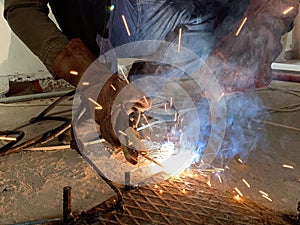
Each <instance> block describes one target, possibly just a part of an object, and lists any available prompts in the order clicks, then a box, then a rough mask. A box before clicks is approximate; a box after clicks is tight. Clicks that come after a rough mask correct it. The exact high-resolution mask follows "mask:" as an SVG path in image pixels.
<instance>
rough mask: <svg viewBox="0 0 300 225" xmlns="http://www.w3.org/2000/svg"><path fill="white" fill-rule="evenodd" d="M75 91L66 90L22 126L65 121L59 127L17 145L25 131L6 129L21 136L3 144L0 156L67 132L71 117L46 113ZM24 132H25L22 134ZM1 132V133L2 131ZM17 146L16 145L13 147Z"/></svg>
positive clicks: (42, 142)
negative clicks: (50, 115) (50, 121)
mask: <svg viewBox="0 0 300 225" xmlns="http://www.w3.org/2000/svg"><path fill="white" fill-rule="evenodd" d="M74 93H75V90H72V91H68V92H67V93H65V92H64V94H63V95H62V96H61V97H60V98H58V99H57V100H56V101H54V102H53V103H52V104H50V105H49V106H48V107H47V108H46V109H44V110H43V111H42V112H41V113H40V114H39V115H38V116H37V117H34V118H32V119H31V120H30V121H29V123H27V124H25V125H23V126H21V128H24V127H26V126H29V125H32V124H35V123H37V122H41V121H47V120H48V121H49V120H52V121H62V122H64V123H63V124H62V125H60V126H59V127H57V128H55V129H53V130H50V131H47V132H45V133H43V134H41V135H39V136H36V137H34V138H33V139H31V140H28V141H26V142H24V143H22V144H19V145H17V146H15V145H16V144H17V143H18V142H20V141H21V139H22V138H23V137H24V135H25V134H24V132H22V131H17V129H20V127H19V128H17V129H15V130H13V131H6V132H8V133H9V132H10V133H11V134H13V133H17V134H19V136H18V137H17V140H16V141H11V142H9V143H8V144H6V145H4V146H2V147H1V148H0V156H2V155H6V154H9V153H12V152H20V151H22V150H23V149H25V148H29V147H33V146H36V145H40V144H44V143H46V142H48V141H50V140H52V139H54V138H56V137H57V136H59V135H60V134H62V133H63V132H65V131H66V130H67V129H69V128H70V127H71V122H70V120H69V119H66V118H64V117H58V116H56V117H54V116H52V117H49V116H48V117H46V114H47V113H49V112H50V111H51V110H52V109H54V108H55V107H56V106H57V105H58V104H59V103H60V102H62V101H63V100H65V99H66V98H68V97H70V96H72V95H74ZM22 133H23V134H22ZM0 134H1V133H0ZM13 146H15V147H13Z"/></svg>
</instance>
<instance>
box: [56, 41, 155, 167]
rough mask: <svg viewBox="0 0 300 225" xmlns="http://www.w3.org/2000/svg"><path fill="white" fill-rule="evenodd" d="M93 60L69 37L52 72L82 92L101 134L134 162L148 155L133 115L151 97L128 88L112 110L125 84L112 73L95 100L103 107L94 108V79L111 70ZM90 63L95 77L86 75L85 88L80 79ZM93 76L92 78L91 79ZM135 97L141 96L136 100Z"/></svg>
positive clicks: (149, 101)
mask: <svg viewBox="0 0 300 225" xmlns="http://www.w3.org/2000/svg"><path fill="white" fill-rule="evenodd" d="M95 61H96V57H95V56H94V55H93V54H92V53H91V52H90V51H89V50H88V49H87V47H86V46H85V45H84V43H83V42H82V41H81V40H80V39H72V40H71V41H70V42H69V44H68V45H67V46H66V47H65V48H64V49H63V51H62V52H61V53H60V54H59V55H58V56H57V57H56V59H55V61H54V63H53V71H54V73H55V74H54V75H57V76H59V77H60V78H63V79H64V80H66V81H67V82H68V83H70V84H72V85H73V86H77V88H78V89H79V90H80V91H82V96H81V97H82V99H83V101H84V102H85V103H87V104H86V106H87V108H88V109H89V111H90V112H91V113H95V121H96V122H97V123H98V124H99V125H100V133H101V135H102V137H103V138H104V139H105V140H106V141H107V142H108V143H110V144H111V145H112V146H113V147H117V148H119V147H121V148H122V150H123V152H124V156H125V158H126V160H127V161H128V162H130V163H132V164H137V162H138V160H137V158H138V155H139V154H147V149H146V147H145V145H144V144H143V142H142V141H141V137H140V135H139V134H138V133H137V131H136V130H135V128H136V127H135V125H136V124H138V123H137V121H134V120H135V119H133V120H132V118H138V117H139V114H140V113H142V112H143V111H145V110H148V109H149V108H150V107H151V100H150V99H149V98H148V97H145V96H144V95H143V93H142V92H141V91H139V90H138V89H137V88H131V91H130V92H129V93H127V96H126V98H125V99H123V101H121V103H120V104H117V107H116V108H114V109H113V105H114V102H115V100H116V97H117V96H118V95H119V94H120V92H121V91H122V89H123V88H125V87H126V86H127V85H128V84H127V82H126V81H124V80H122V79H120V78H119V77H118V75H117V74H113V75H112V76H110V78H109V79H108V80H107V81H106V82H105V84H104V85H103V87H102V89H101V90H100V93H99V95H98V98H97V99H95V101H96V102H97V103H98V104H100V105H101V107H102V109H101V110H95V107H94V105H91V104H88V103H89V101H88V100H87V99H88V98H89V94H88V93H91V92H99V90H95V88H97V85H96V84H97V82H98V80H97V78H99V76H97V74H98V75H101V74H111V71H110V70H109V69H108V68H107V67H106V66H105V65H104V64H101V63H98V62H95ZM91 64H93V66H92V72H93V73H96V76H91V77H89V80H88V82H89V84H90V85H89V87H87V86H84V85H81V84H80V83H79V82H84V80H83V79H84V77H82V76H83V74H84V72H85V71H86V70H87V69H88V68H89V67H90V65H91ZM89 70H90V69H89ZM93 78H94V80H91V79H93ZM93 84H94V85H93ZM112 87H113V88H112ZM136 96H144V97H142V98H138V99H137V97H136ZM115 105H116V104H115ZM130 118H131V119H130ZM113 123H114V126H116V127H121V128H120V130H119V128H115V127H114V126H113ZM119 132H121V133H119ZM124 134H125V135H124Z"/></svg>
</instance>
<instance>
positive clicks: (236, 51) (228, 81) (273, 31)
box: [200, 0, 299, 92]
mask: <svg viewBox="0 0 300 225" xmlns="http://www.w3.org/2000/svg"><path fill="white" fill-rule="evenodd" d="M298 4H299V3H298V1H297V0H280V1H279V0H272V1H270V0H250V3H249V5H248V8H247V10H246V12H245V13H244V16H243V18H242V19H241V20H240V21H239V22H238V23H237V24H236V25H235V27H234V29H233V31H232V32H231V33H229V34H228V35H227V36H225V37H224V38H223V39H222V40H221V41H220V42H219V43H218V44H217V45H216V46H215V48H214V49H213V51H212V52H211V54H210V55H209V56H208V58H207V60H206V64H207V66H208V67H203V68H202V69H201V70H200V75H201V74H211V71H212V73H213V75H214V76H215V77H216V79H217V81H218V82H219V84H220V85H221V86H222V87H224V91H225V92H240V91H245V90H247V89H254V88H261V87H266V86H267V85H269V83H270V82H271V81H272V73H271V63H272V62H273V61H274V60H275V59H276V57H277V56H278V55H279V53H280V52H281V49H282V45H281V43H280V40H281V36H282V35H283V34H284V33H286V32H288V31H289V30H290V27H291V24H292V22H293V19H294V18H295V16H296V15H297V13H298ZM245 18H246V19H245ZM208 68H210V69H211V71H209V70H208Z"/></svg>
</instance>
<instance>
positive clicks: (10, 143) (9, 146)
mask: <svg viewBox="0 0 300 225" xmlns="http://www.w3.org/2000/svg"><path fill="white" fill-rule="evenodd" d="M0 135H18V136H17V137H16V140H13V141H10V142H9V143H7V144H6V145H4V146H2V147H1V148H0V154H1V152H4V151H6V150H8V149H9V148H11V147H12V146H14V145H16V144H17V143H18V142H20V141H21V140H22V139H23V137H24V136H25V133H24V132H23V131H20V130H9V131H0Z"/></svg>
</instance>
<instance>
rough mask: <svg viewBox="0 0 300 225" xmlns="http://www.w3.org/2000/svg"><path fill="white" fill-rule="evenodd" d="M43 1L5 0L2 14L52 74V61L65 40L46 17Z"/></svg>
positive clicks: (46, 7)
mask: <svg viewBox="0 0 300 225" xmlns="http://www.w3.org/2000/svg"><path fill="white" fill-rule="evenodd" d="M47 4H48V1H46V0H5V5H4V18H5V19H6V20H7V22H8V24H9V26H10V27H11V29H12V30H13V32H14V33H15V34H16V35H17V36H18V37H19V38H20V39H21V40H22V41H23V42H24V43H25V44H26V45H27V46H28V47H29V49H30V50H31V51H32V52H33V53H34V54H35V55H36V56H38V57H39V59H40V60H41V61H42V62H43V63H44V65H45V66H46V67H47V69H48V70H49V71H50V72H51V73H52V74H53V69H52V64H53V61H54V59H55V58H56V56H57V55H58V53H59V52H61V51H62V49H63V48H64V47H65V46H66V45H67V44H68V42H69V41H68V39H67V37H66V36H65V35H63V34H62V32H61V31H60V30H59V28H58V27H57V26H56V25H55V24H54V23H53V21H52V20H51V19H50V18H49V17H48V14H49V9H48V6H47Z"/></svg>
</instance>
